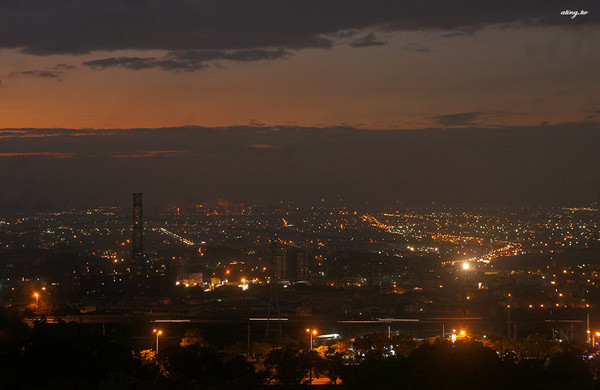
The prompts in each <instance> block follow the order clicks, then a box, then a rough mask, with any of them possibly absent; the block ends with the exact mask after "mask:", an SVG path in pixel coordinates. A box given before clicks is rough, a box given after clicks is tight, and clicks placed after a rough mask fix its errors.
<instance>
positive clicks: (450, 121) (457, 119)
mask: <svg viewBox="0 0 600 390" xmlns="http://www.w3.org/2000/svg"><path fill="white" fill-rule="evenodd" d="M482 115H483V114H482V113H481V112H476V111H475V112H461V113H458V114H449V115H440V116H437V117H435V119H437V121H438V123H439V124H440V125H442V126H444V127H454V126H473V125H475V122H474V121H475V119H477V118H479V117H481V116H482Z"/></svg>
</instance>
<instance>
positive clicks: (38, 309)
mask: <svg viewBox="0 0 600 390" xmlns="http://www.w3.org/2000/svg"><path fill="white" fill-rule="evenodd" d="M33 297H34V298H35V310H36V311H37V312H39V311H40V294H38V293H36V292H35V293H33Z"/></svg>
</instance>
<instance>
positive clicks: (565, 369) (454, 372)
mask: <svg viewBox="0 0 600 390" xmlns="http://www.w3.org/2000/svg"><path fill="white" fill-rule="evenodd" d="M260 349H261V348H259V347H256V346H253V347H252V351H251V353H250V354H251V358H250V359H248V358H247V357H246V356H245V354H246V353H247V351H246V350H245V348H243V347H242V346H239V345H238V346H229V347H228V348H223V349H216V348H213V347H211V346H210V345H209V344H208V343H207V342H206V341H205V340H204V339H203V338H202V336H201V335H199V334H198V332H197V331H195V330H194V329H191V330H190V331H188V332H186V335H185V336H184V337H183V338H182V339H181V341H180V342H178V343H177V344H176V345H173V346H171V347H169V348H166V349H165V351H164V352H161V355H160V356H159V357H158V359H157V357H156V355H155V353H154V350H152V349H148V350H136V349H135V347H134V346H133V343H132V342H131V338H128V337H121V338H115V337H107V336H103V335H102V333H101V332H98V331H97V329H92V328H90V327H86V326H84V325H81V324H76V323H69V324H44V323H38V324H35V325H34V326H28V325H26V324H25V323H24V322H23V321H22V320H21V319H20V318H19V317H17V316H14V315H12V314H11V313H9V312H6V311H3V312H1V313H0V375H1V378H2V379H1V380H2V388H6V389H81V390H86V389H90V390H92V389H94V390H96V389H99V390H100V389H101V390H104V389H140V390H141V389H225V388H227V389H230V388H259V387H263V388H266V387H269V388H287V387H297V386H304V385H308V384H309V383H310V381H311V379H313V378H316V377H321V378H323V377H325V378H328V379H329V381H330V384H329V386H330V387H336V388H345V389H528V390H531V389H597V388H600V386H599V381H598V380H597V378H598V374H599V373H600V358H598V357H596V355H594V354H590V352H589V351H586V350H585V349H584V348H583V346H577V345H574V344H568V343H558V342H552V341H550V340H546V338H545V337H544V336H541V335H532V336H529V337H527V338H526V339H523V340H521V341H519V342H513V343H507V342H506V340H501V339H496V340H490V338H487V339H485V340H481V341H478V340H473V339H469V338H464V339H462V340H457V341H456V342H455V343H451V342H449V341H447V340H442V339H439V338H437V339H431V340H426V341H425V342H422V343H417V341H416V340H414V339H412V338H410V337H407V336H395V337H392V338H391V339H388V338H386V337H385V336H382V335H372V336H367V337H362V338H359V339H356V340H352V341H348V342H338V343H335V344H332V345H323V346H320V347H318V348H315V349H314V350H312V351H309V350H307V348H305V347H301V346H299V345H297V344H293V343H290V344H288V345H285V346H280V347H273V346H268V347H266V344H263V345H262V352H261V351H260ZM499 349H501V350H499Z"/></svg>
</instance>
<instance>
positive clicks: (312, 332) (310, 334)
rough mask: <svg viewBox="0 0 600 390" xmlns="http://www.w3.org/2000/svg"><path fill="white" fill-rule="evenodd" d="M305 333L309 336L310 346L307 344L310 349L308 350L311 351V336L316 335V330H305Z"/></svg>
mask: <svg viewBox="0 0 600 390" xmlns="http://www.w3.org/2000/svg"><path fill="white" fill-rule="evenodd" d="M306 333H308V334H309V337H310V344H309V346H310V348H309V350H310V351H312V349H313V336H316V335H317V330H316V329H312V330H310V329H306Z"/></svg>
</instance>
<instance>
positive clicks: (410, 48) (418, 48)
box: [403, 43, 433, 53]
mask: <svg viewBox="0 0 600 390" xmlns="http://www.w3.org/2000/svg"><path fill="white" fill-rule="evenodd" d="M403 49H404V50H407V51H412V52H415V53H431V52H432V51H433V50H432V49H431V48H430V47H425V46H421V45H417V44H415V43H410V44H408V45H406V46H404V47H403Z"/></svg>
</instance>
